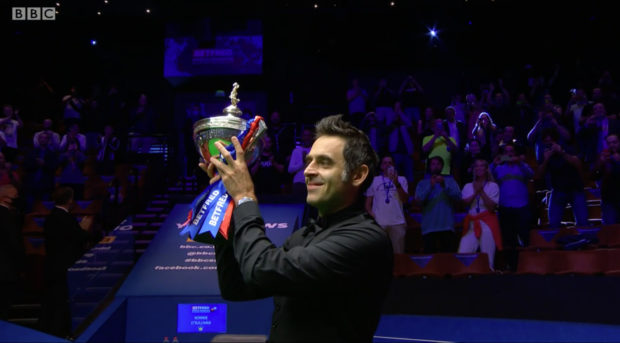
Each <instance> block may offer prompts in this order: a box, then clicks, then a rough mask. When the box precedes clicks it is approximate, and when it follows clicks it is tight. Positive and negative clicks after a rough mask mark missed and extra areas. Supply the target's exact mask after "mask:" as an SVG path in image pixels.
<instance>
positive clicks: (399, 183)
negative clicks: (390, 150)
mask: <svg viewBox="0 0 620 343" xmlns="http://www.w3.org/2000/svg"><path fill="white" fill-rule="evenodd" d="M380 168H381V175H377V176H375V177H374V179H373V180H372V184H371V185H370V187H368V190H367V191H366V211H368V213H370V215H371V216H373V217H374V218H375V220H376V221H377V223H378V224H379V225H381V227H382V228H383V229H384V230H385V231H387V233H388V236H390V239H391V240H392V247H393V248H394V253H399V254H402V253H404V252H405V234H406V232H407V222H406V221H405V213H404V211H403V204H404V203H406V202H407V197H408V192H407V189H408V184H407V178H405V177H404V176H399V175H398V173H397V172H396V169H395V168H394V160H393V159H392V156H389V155H386V156H383V158H381V164H380Z"/></svg>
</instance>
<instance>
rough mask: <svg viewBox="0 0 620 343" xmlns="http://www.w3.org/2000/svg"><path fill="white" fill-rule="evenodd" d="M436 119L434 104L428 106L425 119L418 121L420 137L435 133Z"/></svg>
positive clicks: (425, 110)
mask: <svg viewBox="0 0 620 343" xmlns="http://www.w3.org/2000/svg"><path fill="white" fill-rule="evenodd" d="M435 119H436V117H435V109H434V108H433V106H426V107H425V108H424V115H423V119H422V121H419V122H418V137H425V136H428V135H432V134H433V129H434V124H435Z"/></svg>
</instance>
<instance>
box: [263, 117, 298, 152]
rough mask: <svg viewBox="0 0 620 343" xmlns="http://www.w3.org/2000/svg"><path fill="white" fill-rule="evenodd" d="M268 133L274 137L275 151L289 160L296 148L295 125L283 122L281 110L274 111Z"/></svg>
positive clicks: (268, 124)
mask: <svg viewBox="0 0 620 343" xmlns="http://www.w3.org/2000/svg"><path fill="white" fill-rule="evenodd" d="M267 134H268V135H269V136H270V137H272V138H273V143H274V149H275V150H274V151H275V153H276V154H278V155H280V156H282V158H284V160H285V161H287V162H288V161H289V160H290V158H291V153H292V151H293V149H294V148H295V134H296V133H295V126H294V125H290V124H285V123H283V122H282V117H281V116H280V112H278V111H273V112H271V115H270V116H269V121H268V123H267Z"/></svg>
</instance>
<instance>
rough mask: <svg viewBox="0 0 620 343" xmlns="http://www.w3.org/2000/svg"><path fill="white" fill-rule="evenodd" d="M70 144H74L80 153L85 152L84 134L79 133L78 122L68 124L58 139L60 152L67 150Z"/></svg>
mask: <svg viewBox="0 0 620 343" xmlns="http://www.w3.org/2000/svg"><path fill="white" fill-rule="evenodd" d="M71 144H74V145H76V146H77V148H78V150H79V151H81V152H82V153H86V136H84V135H83V134H82V133H80V125H79V124H78V123H72V124H71V125H69V129H68V130H67V133H65V134H64V135H63V136H62V139H61V140H60V152H65V151H67V150H68V147H69V145H71Z"/></svg>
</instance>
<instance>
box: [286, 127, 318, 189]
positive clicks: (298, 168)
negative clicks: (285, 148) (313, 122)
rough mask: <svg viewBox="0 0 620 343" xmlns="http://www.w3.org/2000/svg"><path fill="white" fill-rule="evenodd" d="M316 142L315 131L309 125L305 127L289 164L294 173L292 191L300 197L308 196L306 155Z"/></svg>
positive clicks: (289, 168)
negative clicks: (305, 169)
mask: <svg viewBox="0 0 620 343" xmlns="http://www.w3.org/2000/svg"><path fill="white" fill-rule="evenodd" d="M313 142H314V132H313V131H312V129H310V128H309V127H306V128H304V129H303V131H302V133H301V145H298V146H296V147H295V149H294V150H293V153H292V154H291V161H290V162H289V165H288V172H289V174H292V175H293V189H292V193H293V194H294V195H295V197H296V198H298V199H301V200H303V199H305V197H306V178H305V177H304V168H305V167H306V155H308V152H310V148H311V147H312V143H313Z"/></svg>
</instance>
